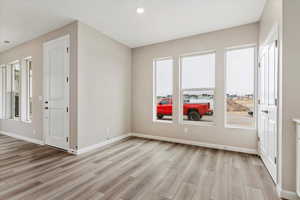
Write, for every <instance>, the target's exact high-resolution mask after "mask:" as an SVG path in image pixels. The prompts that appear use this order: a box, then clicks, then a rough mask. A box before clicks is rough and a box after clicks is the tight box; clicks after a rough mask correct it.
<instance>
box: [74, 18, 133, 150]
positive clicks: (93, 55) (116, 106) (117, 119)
mask: <svg viewBox="0 0 300 200" xmlns="http://www.w3.org/2000/svg"><path fill="white" fill-rule="evenodd" d="M130 105H131V49H130V48H128V47H127V46H124V45H122V44H120V43H118V42H116V41H114V40H112V39H110V38H109V37H107V36H105V35H103V34H102V33H100V32H98V31H97V30H95V29H94V28H92V27H90V26H88V25H85V24H82V23H79V24H78V148H79V149H81V148H83V147H87V146H90V145H93V144H96V143H99V142H101V141H104V140H106V139H108V138H113V137H116V136H120V135H122V134H125V133H129V132H130V131H131V106H130Z"/></svg>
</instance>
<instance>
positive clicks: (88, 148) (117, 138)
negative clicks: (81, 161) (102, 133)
mask: <svg viewBox="0 0 300 200" xmlns="http://www.w3.org/2000/svg"><path fill="white" fill-rule="evenodd" d="M130 136H131V134H125V135H121V136H118V137H114V138H111V139H109V140H106V141H103V142H100V143H97V144H94V145H91V146H88V147H85V148H82V149H78V150H77V151H74V150H69V152H70V153H73V154H76V155H79V154H82V153H86V152H89V151H92V150H94V149H97V148H100V147H104V146H106V145H109V144H113V143H115V142H118V141H120V140H123V139H125V138H128V137H130Z"/></svg>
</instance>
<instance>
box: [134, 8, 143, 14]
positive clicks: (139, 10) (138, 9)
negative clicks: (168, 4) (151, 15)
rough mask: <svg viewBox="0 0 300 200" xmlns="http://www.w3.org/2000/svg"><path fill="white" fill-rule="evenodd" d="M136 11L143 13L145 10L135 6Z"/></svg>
mask: <svg viewBox="0 0 300 200" xmlns="http://www.w3.org/2000/svg"><path fill="white" fill-rule="evenodd" d="M136 12H137V13H138V14H143V13H144V12H145V9H144V8H141V7H140V8H137V9H136Z"/></svg>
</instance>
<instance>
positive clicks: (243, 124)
mask: <svg viewBox="0 0 300 200" xmlns="http://www.w3.org/2000/svg"><path fill="white" fill-rule="evenodd" d="M254 77H255V47H247V48H240V49H231V50H228V51H227V52H226V80H225V85H226V94H225V99H226V112H225V113H226V116H225V119H226V121H225V125H226V126H229V127H238V128H255V117H254V116H255V103H254V96H255V93H254V85H255V84H254V83H255V82H254V79H255V78H254Z"/></svg>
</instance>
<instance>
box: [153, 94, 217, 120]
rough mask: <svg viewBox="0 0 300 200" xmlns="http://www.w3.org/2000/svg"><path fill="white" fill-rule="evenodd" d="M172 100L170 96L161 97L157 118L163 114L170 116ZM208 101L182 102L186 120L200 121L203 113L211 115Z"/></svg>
mask: <svg viewBox="0 0 300 200" xmlns="http://www.w3.org/2000/svg"><path fill="white" fill-rule="evenodd" d="M172 104H173V102H172V99H171V98H163V99H161V100H160V101H159V102H158V104H157V106H156V112H157V118H158V119H162V118H163V117H164V116H171V115H172V111H173V105H172ZM212 113H213V111H212V110H211V109H210V103H184V105H183V115H186V116H187V117H188V120H192V121H200V120H201V118H202V116H203V115H212Z"/></svg>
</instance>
